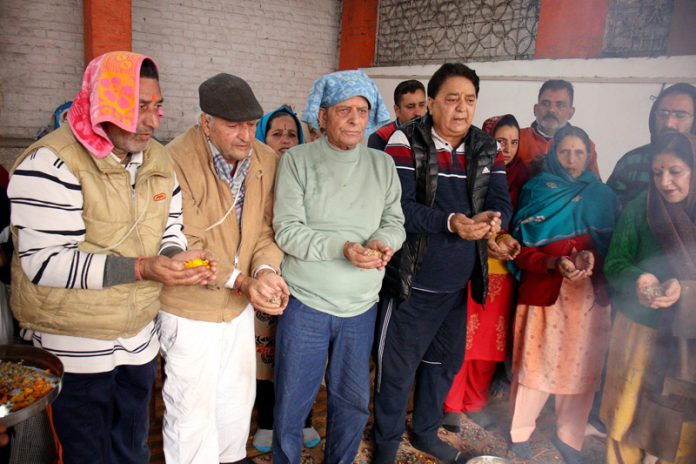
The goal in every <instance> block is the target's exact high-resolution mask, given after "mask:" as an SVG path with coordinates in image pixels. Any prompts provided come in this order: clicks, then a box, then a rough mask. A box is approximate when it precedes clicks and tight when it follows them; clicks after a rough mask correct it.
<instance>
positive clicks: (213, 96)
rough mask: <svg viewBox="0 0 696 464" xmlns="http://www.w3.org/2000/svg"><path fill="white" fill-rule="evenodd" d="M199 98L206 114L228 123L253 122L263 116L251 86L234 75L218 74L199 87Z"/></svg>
mask: <svg viewBox="0 0 696 464" xmlns="http://www.w3.org/2000/svg"><path fill="white" fill-rule="evenodd" d="M198 98H199V101H200V105H201V110H203V112H204V113H206V114H209V115H211V116H215V117H218V118H222V119H226V120H227V121H232V122H240V121H253V120H255V119H261V117H262V116H263V109H262V108H261V105H259V102H258V100H256V97H255V96H254V92H253V91H252V90H251V87H249V84H247V82H246V81H245V80H244V79H242V78H241V77H237V76H233V75H232V74H227V73H220V74H216V75H215V76H213V77H211V78H210V79H208V80H207V81H205V82H203V83H202V84H201V85H200V86H199V87H198Z"/></svg>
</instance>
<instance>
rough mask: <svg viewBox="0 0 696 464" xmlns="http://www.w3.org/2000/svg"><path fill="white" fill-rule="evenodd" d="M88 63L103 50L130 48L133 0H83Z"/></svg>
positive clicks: (86, 58) (126, 49)
mask: <svg viewBox="0 0 696 464" xmlns="http://www.w3.org/2000/svg"><path fill="white" fill-rule="evenodd" d="M82 12H83V14H84V42H85V65H87V63H89V62H90V61H92V59H93V58H94V57H96V56H99V55H101V54H102V53H106V52H111V51H115V50H125V51H131V48H132V27H133V21H132V17H131V0H84V1H83V4H82Z"/></svg>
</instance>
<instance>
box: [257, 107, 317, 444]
mask: <svg viewBox="0 0 696 464" xmlns="http://www.w3.org/2000/svg"><path fill="white" fill-rule="evenodd" d="M256 138H257V139H258V140H260V141H262V142H263V143H265V144H266V145H268V146H269V147H271V148H273V149H274V150H275V151H276V153H278V156H282V155H283V153H285V152H286V151H287V150H288V149H289V148H292V147H294V146H295V145H299V144H301V143H304V138H303V136H302V126H301V124H300V120H299V119H298V117H297V115H296V114H295V112H294V111H293V110H292V109H291V108H290V107H289V106H287V105H283V106H281V107H280V108H278V109H276V110H274V111H271V112H270V113H266V114H265V115H264V116H263V117H262V118H261V119H260V120H259V122H258V124H257V125H256ZM255 314H256V318H255V320H254V323H255V324H254V329H255V332H256V401H255V404H254V406H255V407H256V412H257V416H256V423H257V426H258V427H257V429H256V433H254V438H253V440H252V444H253V445H254V448H256V449H257V450H259V451H261V452H262V453H267V452H269V451H271V446H272V443H273V408H274V406H275V392H274V391H273V390H274V386H273V363H274V361H275V339H276V324H277V323H278V318H277V317H275V316H269V315H268V314H266V313H263V312H261V311H256V313H255ZM304 425H305V426H304V428H303V429H302V441H303V443H304V445H305V446H306V447H307V448H314V447H315V446H317V445H318V444H319V442H320V441H321V437H320V436H319V434H318V433H317V431H316V429H315V428H314V427H312V411H309V415H307V419H306V420H305V424H304Z"/></svg>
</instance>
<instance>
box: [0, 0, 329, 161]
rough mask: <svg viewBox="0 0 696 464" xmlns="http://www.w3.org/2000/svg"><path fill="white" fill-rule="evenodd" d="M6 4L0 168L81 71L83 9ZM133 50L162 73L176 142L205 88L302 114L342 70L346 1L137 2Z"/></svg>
mask: <svg viewBox="0 0 696 464" xmlns="http://www.w3.org/2000/svg"><path fill="white" fill-rule="evenodd" d="M30 3H31V6H29V2H25V1H23V0H0V63H2V65H0V162H1V163H2V164H4V165H6V166H8V165H9V164H11V161H12V158H13V157H14V156H16V155H17V154H18V153H19V149H20V148H21V145H22V144H26V142H27V140H28V139H30V138H32V137H33V136H34V134H35V133H36V131H37V129H38V128H40V127H41V126H44V125H46V124H48V122H49V120H50V117H51V113H52V112H53V110H54V109H55V108H56V107H57V106H58V105H60V104H61V103H63V102H64V101H66V100H71V99H72V98H73V96H74V95H75V93H76V92H77V90H78V89H79V86H80V79H81V75H82V71H83V67H84V64H83V33H82V31H83V26H82V23H83V19H82V18H83V12H82V2H81V1H80V0H34V1H32V2H30ZM132 5H133V8H132V14H133V50H134V51H138V52H141V53H144V54H147V55H150V56H152V57H153V58H154V59H155V60H156V61H157V63H158V65H159V67H160V70H161V74H162V75H161V84H162V91H163V94H164V97H165V100H166V101H165V119H164V120H163V123H162V127H161V129H160V131H159V132H158V133H157V135H158V137H160V138H162V139H165V140H166V139H170V138H172V137H174V136H175V135H177V134H178V133H180V132H182V131H183V130H184V129H185V128H187V127H188V126H189V125H191V123H192V122H193V120H194V118H195V116H196V115H197V113H198V111H199V109H198V85H199V84H200V83H201V82H202V81H203V80H205V79H206V78H208V77H210V76H212V75H213V74H216V73H218V72H222V71H224V72H229V73H232V74H237V75H239V76H241V77H243V78H244V79H246V80H247V81H248V82H249V83H250V84H251V86H252V88H253V89H254V92H255V93H256V95H257V97H258V98H259V101H260V102H261V105H262V106H263V108H264V110H266V111H270V110H271V109H274V108H276V107H278V106H280V105H281V104H282V103H290V104H292V105H294V107H295V109H296V110H297V111H298V112H299V111H301V110H302V107H303V105H304V101H305V99H306V96H307V93H308V91H309V89H310V88H311V86H312V82H313V81H314V79H316V78H317V77H318V76H319V75H320V74H323V73H326V72H331V71H334V70H335V69H336V68H337V66H338V34H339V32H338V30H339V24H340V14H341V6H340V1H339V0H234V1H231V0H193V1H189V2H181V1H180V0H157V1H154V0H133V2H132Z"/></svg>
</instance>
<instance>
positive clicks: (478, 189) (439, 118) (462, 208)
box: [373, 63, 512, 463]
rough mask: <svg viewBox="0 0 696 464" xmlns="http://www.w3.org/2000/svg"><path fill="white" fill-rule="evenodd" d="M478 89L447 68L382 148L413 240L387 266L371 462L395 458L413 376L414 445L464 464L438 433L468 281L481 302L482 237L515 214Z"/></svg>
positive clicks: (462, 331) (459, 67) (472, 76)
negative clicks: (423, 105)
mask: <svg viewBox="0 0 696 464" xmlns="http://www.w3.org/2000/svg"><path fill="white" fill-rule="evenodd" d="M478 91H479V78H478V76H477V75H476V72H475V71H474V70H472V69H470V68H469V67H467V66H465V65H464V64H461V63H446V64H444V65H443V66H442V67H441V68H440V69H438V70H437V71H436V72H435V74H433V76H432V78H431V79H430V81H429V83H428V115H426V116H425V117H423V118H420V119H416V120H414V121H412V122H411V123H410V124H408V125H406V126H403V127H401V129H400V130H397V131H396V132H395V133H394V134H393V135H392V137H391V138H390V139H389V143H388V144H387V147H386V150H385V151H386V152H387V153H388V154H390V155H391V156H392V157H393V158H394V162H395V164H396V168H397V172H398V173H399V180H400V181H401V188H402V196H401V206H402V208H403V211H404V215H405V217H406V224H405V226H406V232H407V239H406V242H405V243H404V245H403V248H402V250H401V251H400V252H399V253H397V255H395V256H394V258H393V259H392V261H391V262H390V263H389V266H388V267H387V275H386V277H385V281H384V286H383V293H384V294H385V295H384V298H382V301H381V302H380V303H381V305H382V314H381V318H380V319H381V321H380V327H379V334H378V337H379V338H378V353H377V377H376V385H375V401H374V404H375V425H374V429H373V432H374V439H375V445H376V453H375V459H374V462H375V463H391V462H394V461H395V460H396V453H397V450H398V447H399V443H400V441H401V435H402V433H403V431H404V418H405V414H406V404H407V401H408V394H409V391H410V389H411V385H412V384H413V382H414V379H415V382H416V389H415V396H414V408H415V410H414V413H413V432H414V439H413V440H412V444H413V446H415V447H416V448H418V449H419V450H421V451H424V452H426V453H428V454H431V455H433V456H435V457H436V458H438V459H439V460H441V461H443V462H446V463H455V462H464V461H465V459H464V457H463V456H461V455H460V453H459V451H458V450H457V449H455V448H453V447H452V446H451V445H449V444H448V443H445V442H443V441H442V440H440V439H439V438H438V437H437V429H438V427H439V426H440V424H441V423H442V416H443V410H442V404H443V401H444V399H445V396H446V395H447V392H448V391H449V388H450V386H451V384H452V379H453V378H454V375H455V374H456V372H457V370H458V369H459V367H460V366H461V364H462V361H463V357H464V347H465V341H466V302H467V286H468V284H469V280H471V285H472V295H473V297H474V299H475V300H476V301H479V302H483V301H485V298H486V292H487V276H488V270H487V247H486V241H487V239H488V238H490V237H492V236H494V235H495V234H496V233H497V232H498V231H499V230H500V228H501V224H507V223H508V221H509V219H510V214H511V209H512V208H511V205H510V197H509V195H508V189H507V182H506V178H505V166H504V163H503V160H502V156H501V155H500V154H499V153H498V149H497V146H496V142H495V141H494V140H493V139H492V138H490V137H489V136H488V135H486V134H485V133H484V132H482V131H481V130H480V129H478V128H477V127H474V126H472V125H471V124H472V121H473V119H474V112H475V110H476V103H477V100H478Z"/></svg>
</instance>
